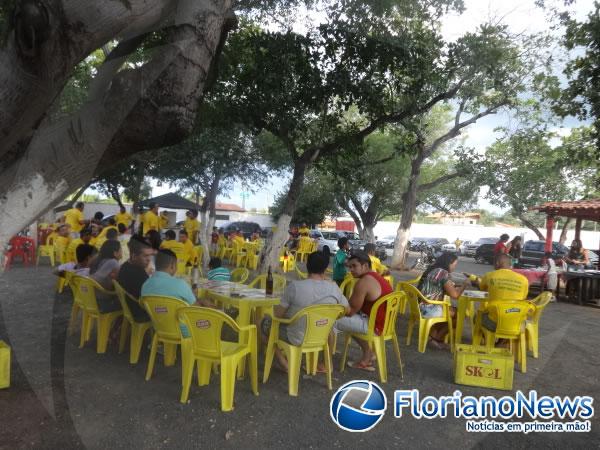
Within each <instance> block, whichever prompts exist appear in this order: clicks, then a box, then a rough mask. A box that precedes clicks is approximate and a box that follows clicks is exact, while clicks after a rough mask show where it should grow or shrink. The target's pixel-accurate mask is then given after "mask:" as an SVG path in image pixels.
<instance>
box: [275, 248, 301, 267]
mask: <svg viewBox="0 0 600 450" xmlns="http://www.w3.org/2000/svg"><path fill="white" fill-rule="evenodd" d="M279 264H281V270H283V272H284V273H287V272H291V271H293V270H295V269H296V266H297V264H296V254H294V253H292V252H290V251H288V250H287V249H286V248H284V249H282V250H281V252H280V253H279Z"/></svg>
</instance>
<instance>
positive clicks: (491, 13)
mask: <svg viewBox="0 0 600 450" xmlns="http://www.w3.org/2000/svg"><path fill="white" fill-rule="evenodd" d="M558 1H559V3H560V4H562V1H561V0H558ZM550 3H551V1H550ZM593 4H594V2H593V0H577V2H576V3H575V5H574V6H573V7H572V8H574V9H575V11H576V16H577V17H578V18H579V19H583V18H585V16H586V15H587V14H588V13H589V12H590V11H592V9H593ZM465 6H466V11H465V12H464V13H463V14H462V15H453V16H448V17H447V18H446V19H445V20H444V23H443V27H442V33H443V34H444V36H445V37H446V39H449V40H454V39H456V38H458V37H460V36H461V35H462V34H464V33H465V32H468V31H474V30H475V29H476V28H477V27H478V26H479V25H480V24H481V23H483V22H485V21H486V20H488V19H491V18H499V17H501V18H502V19H503V22H504V23H506V24H508V25H509V26H510V28H511V30H512V31H514V32H528V33H532V32H539V31H545V30H546V29H547V27H548V24H549V23H548V19H547V18H546V16H545V13H544V11H543V10H541V9H540V8H537V7H536V6H535V1H534V0H503V1H501V2H500V1H497V0H488V1H485V0H484V1H482V0H465ZM557 69H558V70H559V69H560V68H557ZM509 119H510V118H509V116H508V115H507V114H498V115H496V116H488V117H485V118H484V119H482V120H480V121H479V122H477V123H476V124H474V125H472V126H471V127H469V128H468V129H467V130H466V132H464V133H463V137H464V139H465V145H466V146H469V147H473V148H475V149H476V151H483V150H484V149H485V148H486V147H487V146H488V145H490V144H491V143H492V142H493V141H494V140H495V138H496V134H495V133H494V128H496V127H499V126H502V125H505V124H506V123H507V122H508V120H509ZM578 125H579V123H578V122H577V121H576V120H574V119H569V120H566V121H565V122H564V124H563V127H562V128H561V129H560V130H559V131H560V132H561V134H568V132H569V131H568V130H569V129H570V128H571V127H574V126H578ZM288 181H289V177H272V178H270V179H269V180H268V181H267V182H266V183H265V184H264V185H263V186H261V187H254V188H253V190H255V192H254V193H251V194H250V196H249V198H247V199H246V208H258V209H262V208H267V207H268V206H269V205H271V204H272V202H273V197H274V195H276V194H277V193H278V192H281V191H283V190H284V189H286V188H287V183H288ZM170 191H171V189H169V188H168V186H163V187H155V188H154V189H153V194H154V195H161V194H164V193H166V192H170ZM242 192H243V187H242V183H241V182H240V183H236V184H235V185H234V188H233V190H232V191H231V193H230V195H229V198H227V197H222V198H220V199H219V201H224V202H231V203H236V204H239V205H241V204H242V197H241V194H242ZM479 206H480V207H482V208H485V209H489V210H493V211H496V212H499V211H500V210H499V209H498V208H496V207H493V206H492V205H490V204H489V202H487V201H486V200H485V199H482V198H480V200H479Z"/></svg>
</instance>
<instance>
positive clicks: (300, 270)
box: [296, 264, 308, 280]
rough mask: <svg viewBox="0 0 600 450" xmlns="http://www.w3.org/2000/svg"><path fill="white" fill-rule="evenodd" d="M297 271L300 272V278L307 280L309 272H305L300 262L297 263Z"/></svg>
mask: <svg viewBox="0 0 600 450" xmlns="http://www.w3.org/2000/svg"><path fill="white" fill-rule="evenodd" d="M296 273H297V274H298V278H299V279H300V280H306V279H307V278H308V272H303V271H302V269H300V267H298V264H296Z"/></svg>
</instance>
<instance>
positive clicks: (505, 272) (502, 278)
mask: <svg viewBox="0 0 600 450" xmlns="http://www.w3.org/2000/svg"><path fill="white" fill-rule="evenodd" d="M479 288H480V289H481V290H483V291H487V293H488V303H493V302H500V301H507V302H511V301H519V300H526V299H527V293H528V292H529V282H528V281H527V278H525V277H524V276H523V275H521V274H520V273H516V272H513V271H512V270H510V269H498V270H494V271H492V272H488V273H486V274H485V275H484V276H483V277H481V281H480V282H479ZM489 317H490V319H491V320H493V321H494V322H496V321H497V318H496V312H495V310H490V313H489Z"/></svg>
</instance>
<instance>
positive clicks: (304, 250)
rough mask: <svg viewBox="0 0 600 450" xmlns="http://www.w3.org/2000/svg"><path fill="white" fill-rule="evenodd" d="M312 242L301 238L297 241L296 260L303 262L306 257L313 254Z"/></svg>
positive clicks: (309, 239)
mask: <svg viewBox="0 0 600 450" xmlns="http://www.w3.org/2000/svg"><path fill="white" fill-rule="evenodd" d="M313 244H314V241H313V240H312V239H311V238H307V237H301V238H300V239H299V240H298V249H297V250H296V260H298V261H300V262H304V260H305V259H307V257H308V255H310V254H311V253H312V252H313Z"/></svg>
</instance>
